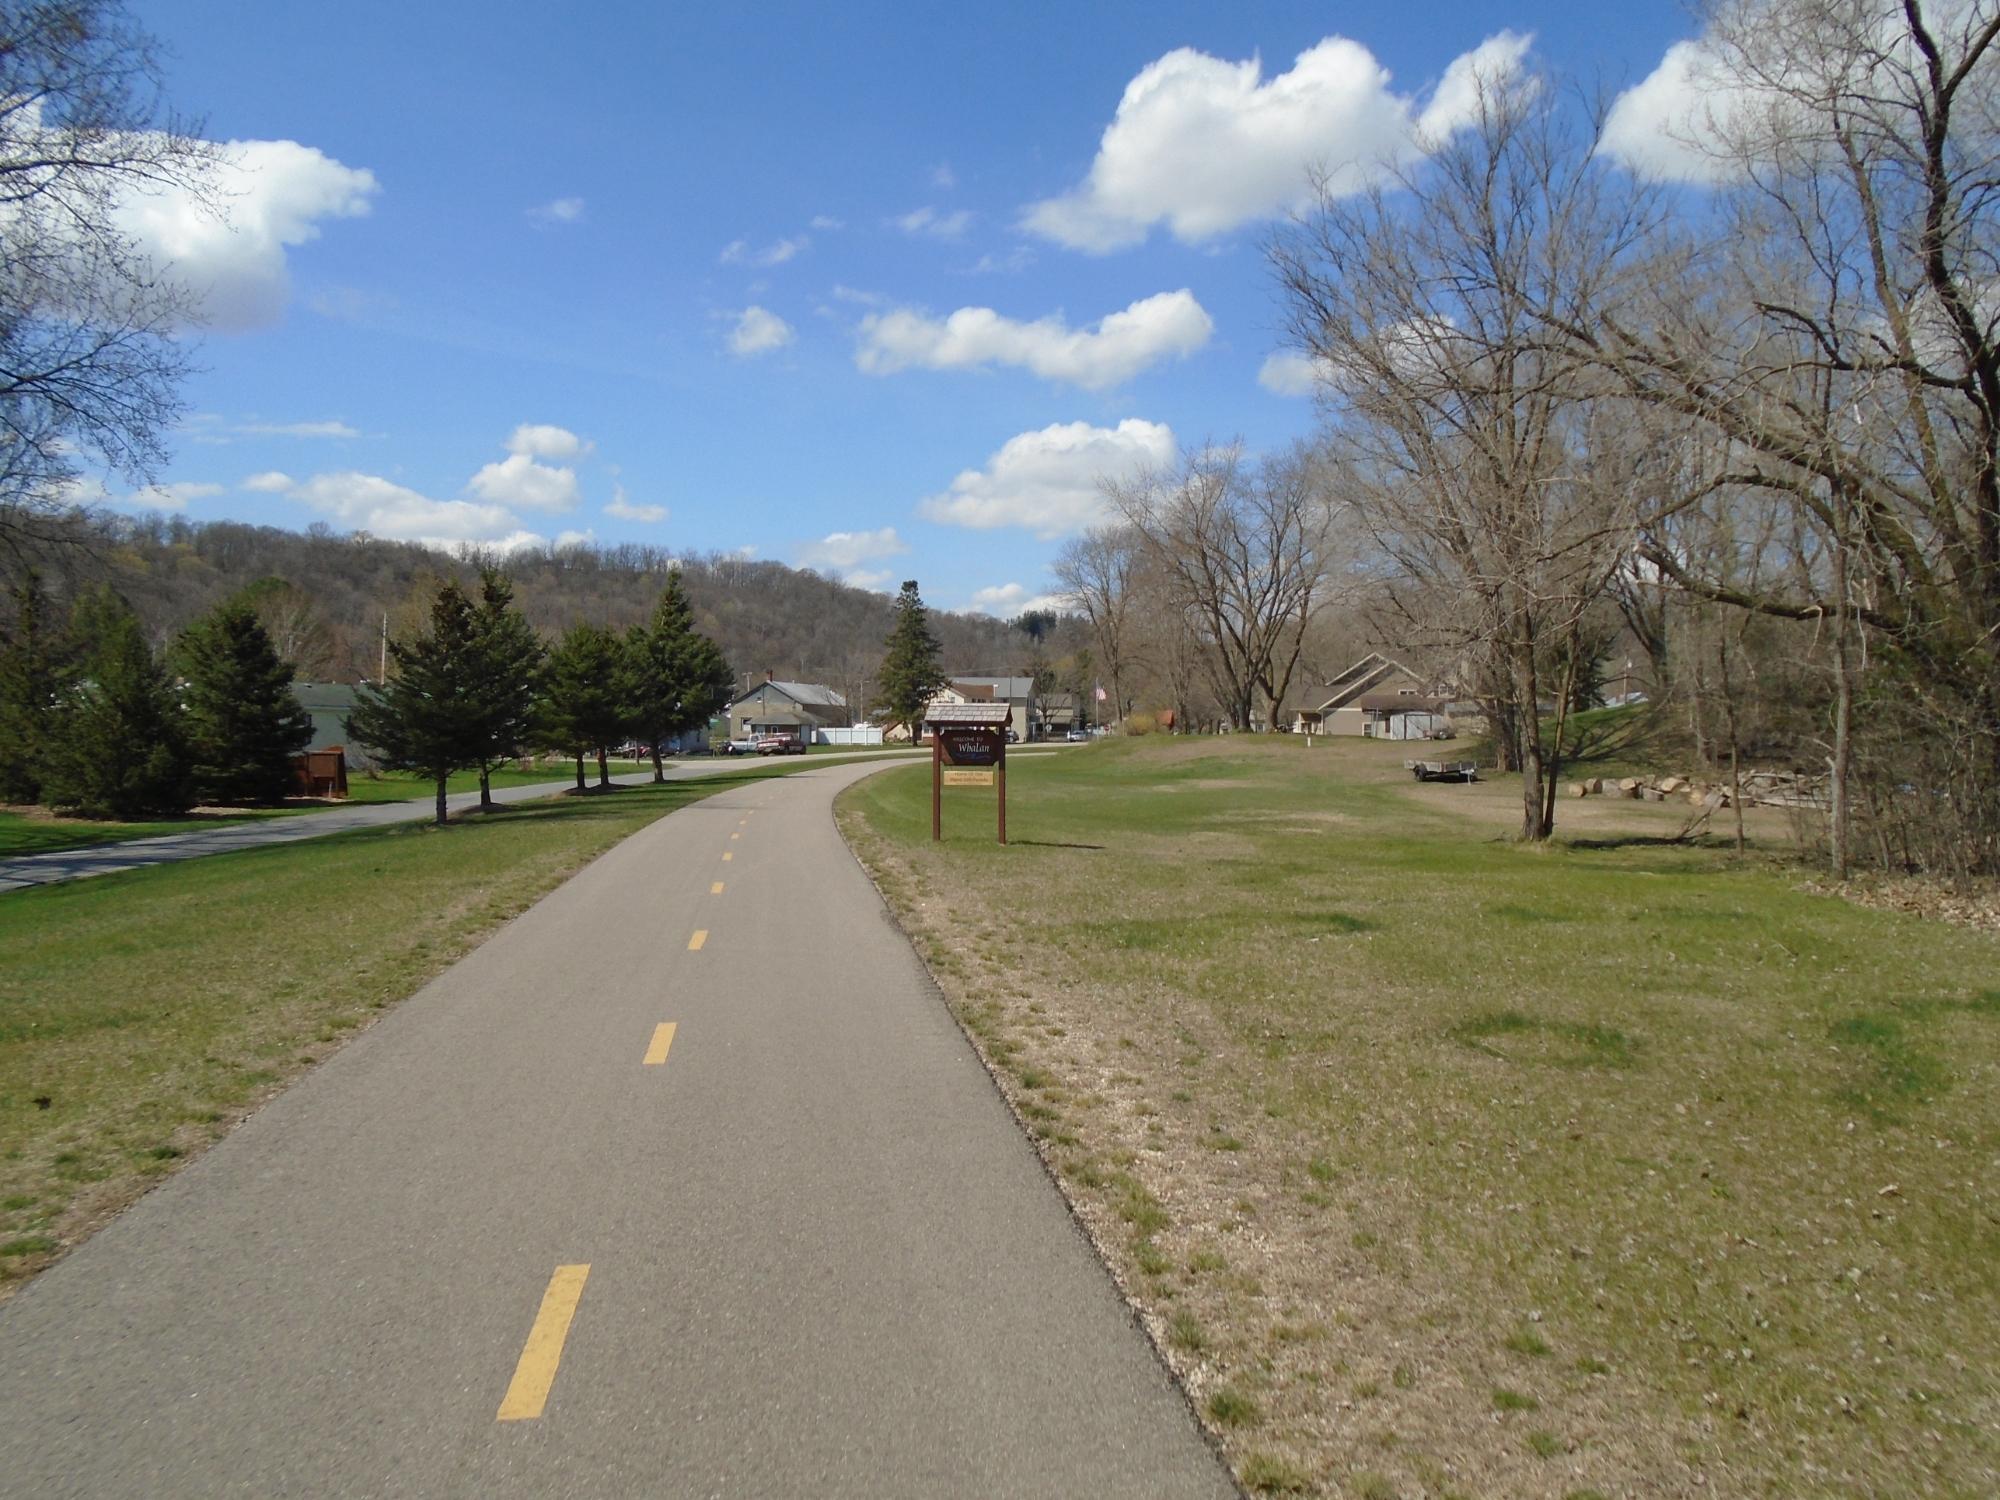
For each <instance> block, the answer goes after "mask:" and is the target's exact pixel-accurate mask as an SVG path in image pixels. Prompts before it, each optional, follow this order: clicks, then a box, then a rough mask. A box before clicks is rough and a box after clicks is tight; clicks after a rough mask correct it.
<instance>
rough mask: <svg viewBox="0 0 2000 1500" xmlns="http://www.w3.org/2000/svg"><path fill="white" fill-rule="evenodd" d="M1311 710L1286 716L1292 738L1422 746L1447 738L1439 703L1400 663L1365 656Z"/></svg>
mask: <svg viewBox="0 0 2000 1500" xmlns="http://www.w3.org/2000/svg"><path fill="white" fill-rule="evenodd" d="M1312 696H1314V697H1318V698H1319V700H1320V701H1319V703H1318V705H1317V706H1316V707H1311V708H1301V709H1299V710H1298V711H1297V712H1296V713H1295V714H1294V715H1293V716H1292V731H1293V733H1295V734H1351V735H1362V736H1365V737H1368V738H1370V739H1390V740H1422V739H1432V738H1437V737H1440V736H1442V735H1447V734H1449V733H1450V732H1451V727H1452V726H1451V719H1450V718H1449V717H1448V716H1447V715H1446V714H1445V712H1444V706H1445V701H1446V700H1445V698H1444V697H1443V696H1441V695H1440V694H1438V693H1436V692H1435V691H1433V689H1432V688H1431V686H1430V685H1429V684H1427V683H1425V682H1424V680H1423V679H1422V678H1420V677H1418V676H1417V674H1416V673H1414V672H1412V671H1411V670H1410V669H1409V668H1408V667H1406V666H1404V665H1403V664H1402V663H1401V662H1398V661H1394V660H1392V659H1391V658H1389V657H1386V656H1384V655H1382V654H1381V653H1380V652H1379V651H1371V652H1369V653H1368V654H1367V655H1366V656H1364V657H1362V658H1361V660H1360V661H1358V662H1356V663H1355V664H1354V665H1353V666H1351V667H1349V668H1348V669H1347V670H1346V671H1344V672H1342V673H1340V675H1339V676H1337V677H1335V678H1334V679H1333V680H1332V681H1331V682H1329V683H1327V684H1326V686H1325V687H1323V688H1321V689H1320V690H1319V692H1318V693H1316V694H1314V695H1312Z"/></svg>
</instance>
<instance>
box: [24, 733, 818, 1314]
mask: <svg viewBox="0 0 2000 1500" xmlns="http://www.w3.org/2000/svg"><path fill="white" fill-rule="evenodd" d="M797 769H801V763H800V762H798V761H792V762H790V763H788V764H784V765H777V766H773V765H767V764H760V765H745V766H744V767H742V769H741V770H740V771H738V772H734V773H732V774H727V775H723V776H717V777H712V778H704V779H702V780H699V781H689V782H679V783H674V782H669V783H667V784H666V785H664V786H659V787H654V786H642V787H628V788H623V789H620V790H619V791H617V792H615V793H613V794H611V795H609V796H597V797H557V798H552V799H549V800H545V801H538V802H533V803H528V804H522V805H519V806H517V807H516V808H514V809H512V810H510V811H508V812H507V813H505V814H503V815H501V816H498V817H488V818H471V819H466V820H463V821H462V822H459V823H455V824H453V825H452V826H451V827H450V828H448V829H445V830H436V829H431V828H429V827H426V826H424V825H421V824H410V825H404V826H399V827H392V828H383V829H373V830H369V831H367V832H362V833H352V834H337V835H333V836H330V837H328V838H324V839H314V840H311V841H308V842H305V843H298V844H289V845H284V846H280V847H274V848H269V849H254V850H246V851H244V852H242V853H237V854H222V855H214V856H211V857H209V858H206V859H198V860H191V861H188V862H186V863H183V864H174V865H164V866H159V867H156V868H153V869H147V870H135V871H130V872H127V873H125V874H119V875H105V876H99V877H96V878H94V879H90V880H80V881H75V882H71V883H67V884H62V885H51V886H39V887H34V888H32V889H28V890H21V891H14V892H10V893H8V894H6V895H4V896H0V955H4V957H0V1295H5V1293H6V1291H7V1290H8V1289H9V1288H10V1287H11V1286H13V1285H15V1284H17V1283H18V1281H19V1279H20V1278H21V1277H22V1276H25V1275H27V1274H30V1273H31V1272H33V1271H34V1270H36V1269H39V1268H40V1267H41V1266H43V1265H45V1264H47V1263H48V1262H49V1261H50V1260H51V1259H52V1258H53V1257H54V1256H55V1255H56V1254H58V1253H59V1252H60V1251H61V1249H62V1248H63V1247H65V1246H67V1245H69V1244H73V1243H75V1241H76V1240H77V1239H79V1238H81V1237H82V1236H83V1235H84V1234H86V1233H87V1232H88V1231H89V1230H90V1229H92V1228H93V1227H95V1225H96V1224H97V1223H98V1222H100V1221H101V1220H102V1219H103V1218H104V1217H105V1216H107V1215H108V1214H109V1213H111V1212H113V1211H115V1210H116V1209H117V1208H118V1207H120V1206H122V1205H123V1204H124V1203H126V1202H128V1201H130V1200H131V1198H132V1197H134V1196H135V1195H136V1194H137V1193H139V1192H141V1191H143V1190H144V1189H145V1187H146V1186H147V1185H148V1184H149V1183H150V1182H151V1181H152V1180H154V1178H155V1177H157V1176H158V1175H159V1174H161V1173H164V1172H167V1171H171V1170H172V1169H173V1167H174V1165H175V1164H176V1163H177V1162H179V1161H180V1160H182V1159H183V1158H185V1157H187V1156H188V1155H190V1154H192V1153H194V1152H196V1151H198V1150H200V1149H201V1148H202V1147H203V1146H205V1145H207V1144H208V1143H209V1142H210V1141H212V1140H214V1139H215V1138H216V1137H218V1136H220V1135H221V1134H222V1133H223V1132H224V1131H226V1130H227V1129H228V1128H229V1125H230V1123H231V1122H232V1121H234V1120H235V1119H237V1118H239V1117H240V1116H242V1115H243V1114H244V1113H245V1112H246V1111H247V1110H248V1109H250V1108H253V1107H254V1106H255V1105H256V1104H257V1103H258V1101H259V1100H261V1099H263V1098H264V1097H266V1096H268V1095H269V1094H270V1093H272V1092H274V1091H275V1090H276V1089H278V1088H279V1087H280V1086H282V1084H283V1083H284V1082H285V1081H286V1080H287V1079H288V1078H290V1077H291V1076H293V1075H294V1074H296V1073H297V1072H299V1071H300V1070H301V1069H302V1068H304V1067H307V1066H309V1065H310V1064H311V1063H313V1062H314V1061H316V1060H317V1059H319V1058H320V1057H322V1056H324V1055H325V1054H326V1053H327V1052H329V1051H330V1050H332V1049H333V1048H335V1047H337V1046H338V1045H339V1044H340V1041H341V1039H342V1037H344V1036H345V1035H346V1034H347V1033H348V1032H349V1031H351V1030H352V1029H353V1028H355V1027H357V1026H360V1025H362V1024H364V1023H365V1022H366V1021H367V1020H368V1018H369V1017H370V1016H372V1015H373V1014H375V1013H376V1012H377V1011H379V1010H381V1009H383V1008H384V1007H386V1006H388V1005H392V1004H394V1003H395V1002H396V1001H398V1000H400V999H402V998H403V997H404V996H406V995H408V994H410V993H411V992H412V991H413V990H415V989H416V988H417V987H418V986H419V985H421V984H422V983H423V982H424V980H426V979H428V978H429V977H430V976H431V975H433V974H435V973H437V972H438V971H439V970H441V969H443V968H445V967H446V966H447V965H449V964H450V963H451V962H452V961H453V960H454V959H456V958H458V957H459V956H460V955H462V954H464V953H466V952H467V951H469V950H470V949H471V948H472V947H474V946H475V945H476V944H477V943H478V942H479V941H480V940H481V939H482V938H483V937H484V936H485V935H486V934H487V933H488V932H490V931H491V930H492V929H493V928H494V927H495V926H497V925H498V924H499V923H501V922H503V921H505V920H506V919H507V918H509V917H511V916H513V915H514V914H515V913H517V912H519V911H521V910H523V909H525V908H526V907H527V906H529V905H530V904H532V903H533V902H534V901H535V900H536V899H537V898H538V897H539V896H541V895H542V894H543V893H544V892H546V891H548V890H549V889H551V888H552V887H553V886H555V885H557V884H559V883H560V882H561V881H562V880H564V879H565V878H566V877H568V876H569V875H571V874H572V873H574V872H575V871H576V870H578V869H579V868H581V867H582V866H583V865H584V864H586V863H588V862H589V860H590V859H592V858H593V857H594V856H596V855H597V854H600V853H602V852H603V851H604V850H605V849H607V848H609V847H610V846H611V845H612V844H614V843H616V842H617V841H618V840H620V839H622V838H624V837H625V836H626V835H628V834H630V833H633V832H636V831H637V830H638V829H640V828H641V827H643V826H645V825H646V824H647V823H650V822H652V821H653V820H654V819H656V818H659V817H661V816H663V815H665V814H667V813H670V812H672V811H674V810H675V809H676V808H679V807H683V806H685V805H687V804H688V803H690V802H693V801H697V800H699V799H701V798H703V797H709V796H713V795H714V794H715V793H717V792H721V791H724V790H727V789H728V788H730V787H733V786H740V785H742V784H743V783H744V782H745V781H747V780H754V779H757V778H761V777H767V776H774V775H784V774H787V773H788V772H790V771H793V770H797ZM302 912H310V913H311V919H310V920H308V921H302V920H300V913H302Z"/></svg>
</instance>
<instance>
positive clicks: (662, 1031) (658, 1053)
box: [646, 1021, 674, 1068]
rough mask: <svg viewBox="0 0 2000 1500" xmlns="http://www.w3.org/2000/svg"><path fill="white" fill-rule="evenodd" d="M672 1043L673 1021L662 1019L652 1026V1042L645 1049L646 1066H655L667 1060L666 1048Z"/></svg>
mask: <svg viewBox="0 0 2000 1500" xmlns="http://www.w3.org/2000/svg"><path fill="white" fill-rule="evenodd" d="M673 1044H674V1023H673V1022H672V1021H662V1022H660V1024H659V1025H657V1026H655V1027H654V1028H653V1044H652V1046H650V1047H648V1048H647V1049H646V1066H647V1067H649V1068H657V1067H658V1066H659V1065H660V1064H661V1063H663V1062H665V1061H666V1060H667V1049H668V1048H669V1047H671V1046H673Z"/></svg>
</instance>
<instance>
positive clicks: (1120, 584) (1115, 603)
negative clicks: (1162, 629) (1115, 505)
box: [1050, 526, 1139, 719]
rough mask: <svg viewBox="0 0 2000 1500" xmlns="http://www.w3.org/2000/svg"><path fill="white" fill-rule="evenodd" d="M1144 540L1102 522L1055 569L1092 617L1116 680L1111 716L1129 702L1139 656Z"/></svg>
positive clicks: (1103, 658) (1108, 671)
mask: <svg viewBox="0 0 2000 1500" xmlns="http://www.w3.org/2000/svg"><path fill="white" fill-rule="evenodd" d="M1138 567H1139V540H1138V538H1137V537H1136V536H1135V535H1134V534H1133V533H1132V532H1131V531H1130V530H1129V529H1127V528H1125V527H1122V526H1096V527H1092V528H1091V529H1090V530H1088V531H1086V532H1084V533H1083V535H1081V536H1079V537H1076V538H1074V539H1073V540H1072V541H1070V542H1069V543H1068V545H1066V546H1065V547H1064V548H1063V549H1062V551H1061V552H1060V553H1058V554H1057V555H1056V560H1055V563H1054V564H1053V566H1052V567H1051V569H1050V571H1051V572H1052V573H1053V574H1054V576H1055V580H1056V582H1057V583H1058V584H1060V585H1061V586H1062V588H1063V591H1064V592H1065V593H1067V594H1068V595H1069V598H1070V600H1071V602H1072V604H1073V605H1074V606H1075V607H1076V608H1077V609H1079V610H1081V611H1082V612H1083V617H1084V619H1086V620H1087V621H1089V622H1090V631H1091V638H1092V639H1093V640H1094V641H1096V643H1097V656H1098V660H1099V661H1100V662H1101V663H1102V664H1103V667H1104V675H1105V676H1107V677H1109V678H1110V679H1111V716H1112V718H1113V719H1122V718H1124V717H1125V712H1126V709H1127V707H1128V704H1127V700H1126V696H1125V689H1126V678H1127V675H1128V673H1129V672H1130V670H1131V667H1132V657H1133V635H1134V627H1133V618H1132V614H1133V602H1134V601H1133V590H1134V579H1135V575H1136V574H1137V571H1138Z"/></svg>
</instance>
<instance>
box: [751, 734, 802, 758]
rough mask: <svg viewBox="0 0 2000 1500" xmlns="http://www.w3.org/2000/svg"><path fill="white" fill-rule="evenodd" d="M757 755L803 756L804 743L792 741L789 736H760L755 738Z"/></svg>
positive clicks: (800, 740)
mask: <svg viewBox="0 0 2000 1500" xmlns="http://www.w3.org/2000/svg"><path fill="white" fill-rule="evenodd" d="M757 753H758V754H759V755H804V754H805V753H806V742H805V741H804V740H802V739H794V738H793V737H792V736H791V735H789V734H760V735H758V736H757Z"/></svg>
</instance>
